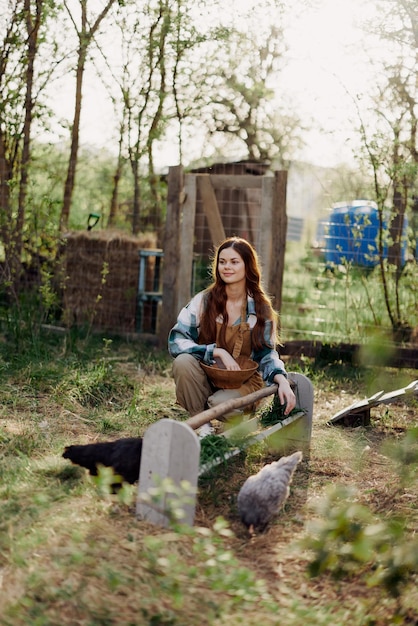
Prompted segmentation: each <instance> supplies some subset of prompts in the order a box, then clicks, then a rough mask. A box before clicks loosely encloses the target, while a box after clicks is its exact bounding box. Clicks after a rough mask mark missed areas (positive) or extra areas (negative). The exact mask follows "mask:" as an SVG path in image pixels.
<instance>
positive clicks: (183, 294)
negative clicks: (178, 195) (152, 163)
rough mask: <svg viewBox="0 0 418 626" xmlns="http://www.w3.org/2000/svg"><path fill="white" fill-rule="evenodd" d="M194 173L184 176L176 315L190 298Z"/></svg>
mask: <svg viewBox="0 0 418 626" xmlns="http://www.w3.org/2000/svg"><path fill="white" fill-rule="evenodd" d="M196 195H197V191H196V175H195V174H187V175H186V176H185V177H184V196H183V198H182V199H183V204H182V205H181V207H180V208H181V217H180V242H181V245H180V261H179V264H178V267H177V272H178V275H179V276H180V277H181V280H179V283H178V292H177V303H176V309H175V311H176V316H177V314H178V313H179V311H180V309H181V308H182V307H184V306H185V305H186V304H187V303H188V302H189V300H190V298H191V295H192V293H191V292H192V272H193V247H194V228H195V217H196ZM164 304H165V303H164Z"/></svg>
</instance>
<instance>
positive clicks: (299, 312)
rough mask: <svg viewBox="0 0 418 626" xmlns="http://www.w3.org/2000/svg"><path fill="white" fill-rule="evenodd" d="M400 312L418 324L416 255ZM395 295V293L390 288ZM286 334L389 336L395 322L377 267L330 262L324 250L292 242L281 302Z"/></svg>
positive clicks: (331, 338)
mask: <svg viewBox="0 0 418 626" xmlns="http://www.w3.org/2000/svg"><path fill="white" fill-rule="evenodd" d="M400 296H401V297H400V307H401V316H402V319H403V320H404V321H405V324H406V325H407V326H409V327H410V328H416V327H417V326H418V271H417V264H416V262H415V261H411V262H409V263H408V264H407V265H406V266H405V267H404V270H403V273H402V277H401V283H400ZM390 297H391V298H392V301H394V298H395V293H394V291H393V290H392V292H391V293H390ZM281 326H282V332H283V338H284V339H285V340H291V339H300V338H311V339H318V340H321V341H326V342H330V343H332V342H341V341H342V342H350V343H362V342H364V341H366V340H367V339H368V338H369V337H370V336H372V335H375V334H377V333H378V334H380V335H381V336H382V337H385V336H386V337H388V338H389V337H391V335H392V328H391V323H390V319H389V316H388V312H387V310H386V306H385V302H384V294H383V289H382V285H381V280H380V275H379V272H378V270H377V268H374V269H370V268H360V267H356V266H353V265H352V264H349V263H347V264H345V265H342V266H337V267H327V266H326V264H325V262H324V260H323V259H322V258H321V257H320V256H315V255H314V254H313V253H312V252H311V251H310V250H306V249H304V248H303V246H300V245H295V244H294V243H293V242H288V246H287V248H286V267H285V273H284V287H283V298H282V308H281Z"/></svg>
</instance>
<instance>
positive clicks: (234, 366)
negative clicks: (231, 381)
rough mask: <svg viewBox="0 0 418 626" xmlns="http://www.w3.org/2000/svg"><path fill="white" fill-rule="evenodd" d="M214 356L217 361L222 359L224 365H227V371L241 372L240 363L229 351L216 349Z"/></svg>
mask: <svg viewBox="0 0 418 626" xmlns="http://www.w3.org/2000/svg"><path fill="white" fill-rule="evenodd" d="M213 356H214V357H215V358H216V359H220V360H221V361H222V363H223V364H224V365H225V369H227V370H235V371H236V370H240V369H241V368H240V366H239V365H238V363H237V362H236V360H235V359H234V357H233V356H232V355H231V354H229V352H228V351H227V350H224V348H215V349H214V351H213Z"/></svg>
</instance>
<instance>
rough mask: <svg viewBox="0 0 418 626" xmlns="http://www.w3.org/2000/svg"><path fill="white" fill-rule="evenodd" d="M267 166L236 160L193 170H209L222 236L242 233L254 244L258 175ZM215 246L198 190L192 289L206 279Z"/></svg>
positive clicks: (259, 194)
mask: <svg viewBox="0 0 418 626" xmlns="http://www.w3.org/2000/svg"><path fill="white" fill-rule="evenodd" d="M267 168H268V166H267V165H266V164H259V163H250V162H239V163H226V164H215V165H213V166H211V167H208V168H200V169H198V170H193V173H197V174H211V181H212V184H213V187H214V190H215V197H216V202H217V207H218V210H219V215H220V218H221V221H222V225H223V229H224V234H225V237H233V236H237V237H242V238H244V239H246V240H247V241H249V242H250V243H251V244H252V245H254V246H255V247H257V242H258V241H259V235H260V228H261V199H262V185H261V177H262V176H263V175H264V174H265V171H266V170H267ZM215 247H216V244H215V243H214V242H213V237H212V234H211V230H210V227H209V224H208V219H207V215H206V213H205V207H204V204H203V198H202V196H201V194H200V193H198V194H197V198H196V217H195V242H194V285H193V291H194V292H195V293H196V292H197V291H200V289H203V288H204V287H205V286H206V285H207V283H208V281H209V280H210V277H209V271H208V268H209V265H210V261H211V258H212V255H213V252H214V249H215Z"/></svg>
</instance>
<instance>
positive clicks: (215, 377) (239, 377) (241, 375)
mask: <svg viewBox="0 0 418 626" xmlns="http://www.w3.org/2000/svg"><path fill="white" fill-rule="evenodd" d="M215 361H216V362H215V363H214V364H213V365H206V363H202V362H200V365H201V367H202V369H203V370H204V372H205V374H206V376H207V377H208V378H209V380H210V381H211V383H212V384H213V385H214V386H215V387H217V388H218V389H239V387H241V385H243V384H244V383H245V382H247V380H248V379H249V378H251V376H252V375H253V374H254V372H256V371H257V368H258V364H257V363H256V362H255V361H253V360H252V359H250V358H248V357H246V356H239V357H237V359H236V361H237V363H238V365H239V366H240V368H241V369H240V370H227V369H225V366H224V364H223V363H222V361H221V360H220V359H215Z"/></svg>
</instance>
